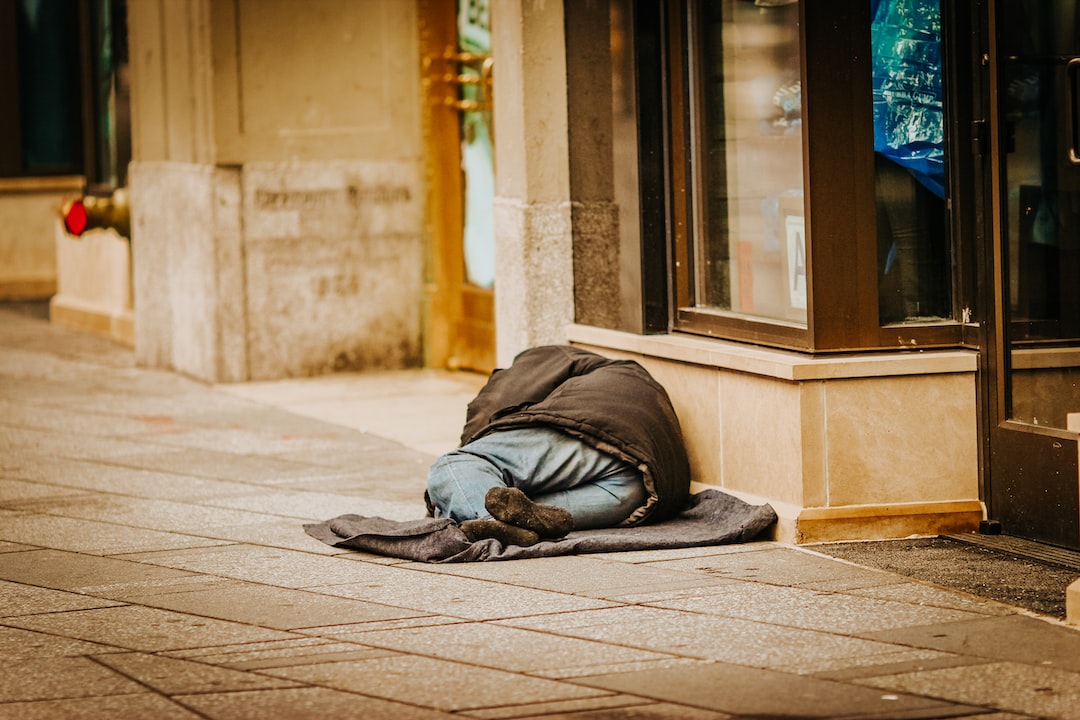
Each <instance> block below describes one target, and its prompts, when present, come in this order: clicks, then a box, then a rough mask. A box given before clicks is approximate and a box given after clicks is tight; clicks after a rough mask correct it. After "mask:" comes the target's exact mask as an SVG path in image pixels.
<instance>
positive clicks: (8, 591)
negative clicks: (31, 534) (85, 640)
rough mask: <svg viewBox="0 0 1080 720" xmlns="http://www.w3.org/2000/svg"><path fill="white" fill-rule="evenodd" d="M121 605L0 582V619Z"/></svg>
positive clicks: (77, 595) (83, 596)
mask: <svg viewBox="0 0 1080 720" xmlns="http://www.w3.org/2000/svg"><path fill="white" fill-rule="evenodd" d="M119 604H120V603H117V602H114V601H112V600H104V599H102V598H96V597H89V596H87V595H79V594H77V593H70V592H63V591H61V590H50V589H48V588H41V587H34V586H33V585H23V584H22V583H13V582H7V581H0V618H5V617H15V616H17V615H35V614H37V613H48V612H63V611H65V610H87V609H89V608H95V607H112V606H114V605H119Z"/></svg>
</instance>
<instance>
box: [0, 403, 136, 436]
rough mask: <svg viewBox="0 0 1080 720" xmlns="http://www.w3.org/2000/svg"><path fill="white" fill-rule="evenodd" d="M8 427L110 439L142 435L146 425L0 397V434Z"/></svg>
mask: <svg viewBox="0 0 1080 720" xmlns="http://www.w3.org/2000/svg"><path fill="white" fill-rule="evenodd" d="M10 428H28V429H32V430H48V431H53V432H58V433H65V434H77V435H91V436H101V437H112V436H116V435H127V434H138V433H141V432H144V431H145V430H146V429H147V422H146V421H145V420H143V419H139V418H136V417H131V416H130V415H116V414H114V413H110V412H102V411H101V408H100V407H95V408H94V409H93V411H87V410H77V409H74V408H71V407H51V406H48V405H42V404H34V405H30V404H28V403H25V402H12V401H11V400H6V399H3V398H0V433H2V432H4V431H6V430H7V429H10Z"/></svg>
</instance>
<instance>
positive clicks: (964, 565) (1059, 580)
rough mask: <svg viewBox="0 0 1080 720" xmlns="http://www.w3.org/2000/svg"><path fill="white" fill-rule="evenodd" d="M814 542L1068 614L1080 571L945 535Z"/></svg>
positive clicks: (861, 560)
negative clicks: (1071, 589)
mask: <svg viewBox="0 0 1080 720" xmlns="http://www.w3.org/2000/svg"><path fill="white" fill-rule="evenodd" d="M810 547H811V549H813V550H814V551H816V552H820V553H822V554H824V555H830V556H832V557H836V558H841V559H843V560H848V561H850V562H853V563H856V564H858V565H864V566H866V567H872V568H877V569H880V570H887V571H889V572H894V573H896V574H898V575H903V576H905V577H910V578H915V579H917V580H922V581H925V582H930V583H934V584H935V585H941V586H943V587H948V588H953V589H956V590H962V591H964V592H967V593H970V594H972V595H976V596H978V597H983V598H988V599H990V600H996V601H998V602H1002V603H1005V604H1007V605H1013V606H1015V607H1021V608H1024V609H1026V610H1030V611H1032V612H1036V613H1040V614H1042V615H1048V616H1050V617H1054V618H1058V619H1062V620H1064V619H1065V590H1066V588H1068V586H1069V585H1070V584H1071V583H1072V582H1073V581H1074V580H1076V579H1077V578H1078V577H1080V568H1074V567H1067V566H1064V565H1061V564H1058V563H1051V562H1046V561H1043V560H1038V559H1035V558H1032V557H1022V556H1019V555H1017V554H1015V553H1010V552H1002V551H1000V550H995V549H991V548H987V547H980V546H976V545H972V544H969V543H966V542H960V541H957V540H954V539H951V538H948V537H940V536H939V537H932V538H911V539H905V540H882V541H871V542H851V543H826V544H821V545H813V546H810ZM1069 564H1070V565H1071V563H1069Z"/></svg>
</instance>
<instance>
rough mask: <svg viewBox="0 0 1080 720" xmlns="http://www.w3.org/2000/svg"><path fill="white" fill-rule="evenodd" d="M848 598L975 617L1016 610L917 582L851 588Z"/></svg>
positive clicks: (1006, 613)
mask: <svg viewBox="0 0 1080 720" xmlns="http://www.w3.org/2000/svg"><path fill="white" fill-rule="evenodd" d="M845 592H846V593H847V594H849V595H859V596H862V597H871V598H878V599H880V600H895V601H897V602H904V603H910V604H913V605H921V606H929V607H937V608H950V609H953V610H964V611H966V612H972V613H976V614H979V615H1013V614H1015V613H1016V608H1014V607H1011V606H1009V605H1004V604H1001V603H996V602H989V601H987V600H986V599H985V598H980V597H975V596H974V595H968V594H967V593H963V592H956V591H950V590H945V589H942V588H938V587H934V586H932V585H929V584H925V583H919V582H899V583H895V584H889V585H880V586H877V587H866V588H853V589H850V590H846V591H845Z"/></svg>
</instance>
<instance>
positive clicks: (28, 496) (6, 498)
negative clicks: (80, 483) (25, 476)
mask: <svg viewBox="0 0 1080 720" xmlns="http://www.w3.org/2000/svg"><path fill="white" fill-rule="evenodd" d="M0 475H3V476H4V477H0V507H4V508H18V506H19V503H20V502H21V501H23V500H41V499H44V498H58V497H71V496H79V495H84V494H85V493H84V492H83V491H82V490H78V489H75V488H65V487H60V486H58V485H43V484H41V483H32V482H26V481H25V480H16V479H14V477H13V476H12V474H11V473H10V472H9V471H0Z"/></svg>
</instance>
